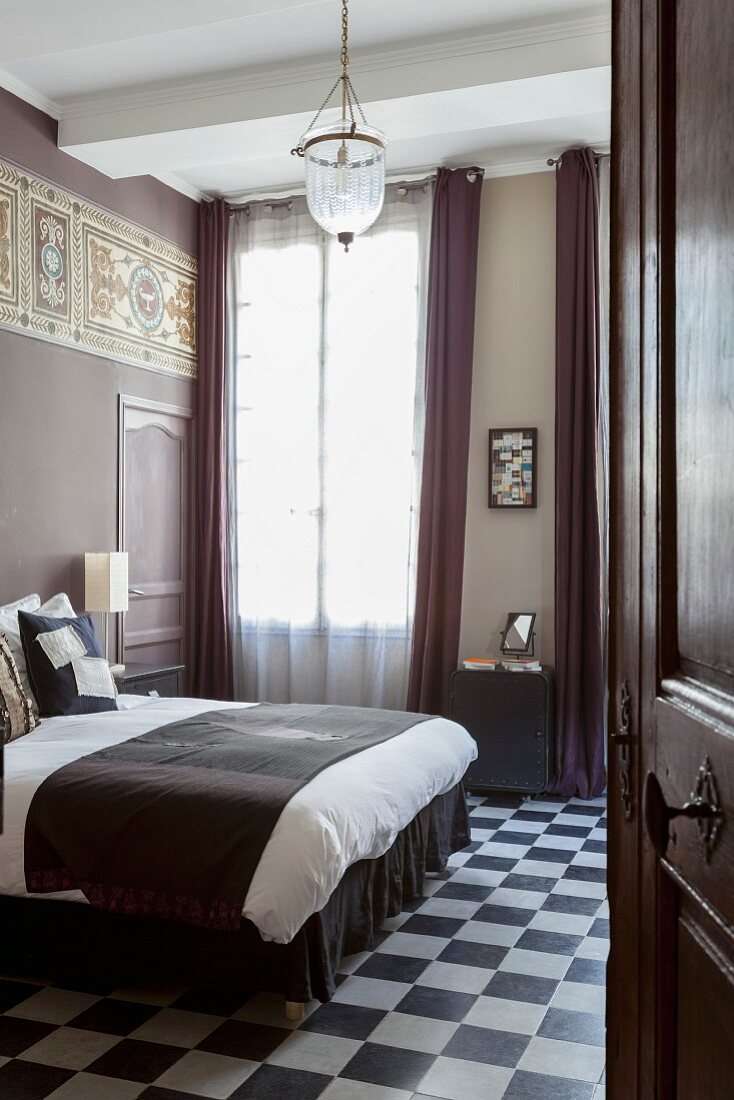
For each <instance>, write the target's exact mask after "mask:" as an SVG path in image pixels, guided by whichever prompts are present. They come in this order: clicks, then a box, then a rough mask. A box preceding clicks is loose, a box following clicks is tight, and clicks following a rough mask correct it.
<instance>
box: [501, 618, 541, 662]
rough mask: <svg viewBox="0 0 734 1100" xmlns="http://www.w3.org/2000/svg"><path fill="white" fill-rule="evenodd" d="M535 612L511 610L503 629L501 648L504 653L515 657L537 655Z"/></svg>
mask: <svg viewBox="0 0 734 1100" xmlns="http://www.w3.org/2000/svg"><path fill="white" fill-rule="evenodd" d="M534 626H535V612H534V611H510V612H509V614H508V616H507V622H506V623H505V629H504V630H503V631H502V641H501V643H500V649H501V651H502V653H506V654H507V655H508V656H513V657H533V656H534V655H535V631H534V630H533V627H534Z"/></svg>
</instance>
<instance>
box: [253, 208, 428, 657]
mask: <svg viewBox="0 0 734 1100" xmlns="http://www.w3.org/2000/svg"><path fill="white" fill-rule="evenodd" d="M394 199H395V201H394V202H393V203H389V204H388V205H387V206H386V208H385V211H384V212H383V215H382V216H381V218H380V219H379V221H378V224H377V226H376V227H375V228H374V229H373V230H372V231H370V232H369V233H367V234H365V235H363V236H361V237H359V238H358V239H357V240H356V241H355V243H354V245H353V246H352V248H351V250H350V252H349V254H345V253H344V251H343V249H342V247H341V246H340V245H339V244H338V243H337V242H336V241H335V240H334V239H333V238H331V237H327V235H326V234H322V233H321V231H320V230H319V229H318V227H317V226H316V225H315V223H314V222H313V221H312V220H311V218H310V216H309V215H308V213H307V212H306V211H305V204H303V203H302V202H300V205H299V206H298V208H297V209H295V210H292V209H291V210H288V209H283V210H282V212H280V213H279V210H278V208H277V207H275V206H271V207H270V213H268V208H267V207H265V208H263V207H262V205H261V204H257V206H258V208H259V209H257V211H256V212H255V211H253V215H254V216H250V217H247V218H246V219H244V218H243V223H244V224H243V227H242V234H243V240H242V244H241V247H239V248H237V247H236V246H235V250H234V276H235V288H234V291H235V299H234V300H235V301H236V303H237V319H236V331H235V334H234V336H235V339H234V371H235V376H234V394H233V397H234V404H235V410H236V412H235V417H234V424H235V428H234V434H235V439H234V454H235V458H236V481H235V486H236V488H235V497H236V501H235V504H236V515H237V530H236V564H237V571H236V579H237V611H238V615H239V618H240V622H241V625H242V627H243V628H244V629H245V630H247V629H250V628H255V627H257V628H259V629H263V628H265V629H266V630H268V631H269V632H278V631H279V630H284V629H288V630H291V631H292V630H298V631H300V632H314V633H322V632H333V631H337V632H344V633H349V632H354V631H361V632H365V631H367V632H370V631H371V630H374V631H383V632H384V631H387V632H390V633H394V634H400V635H405V634H408V633H409V632H410V628H411V624H412V614H413V598H414V592H413V575H414V555H415V540H416V534H417V518H418V517H417V504H418V493H419V478H420V466H421V460H422V428H423V316H422V301H423V297H424V274H423V267H424V254H425V248H426V240H427V235H428V228H427V220H428V217H429V216H430V214H429V212H428V208H429V206H430V203H429V202H425V201H424V202H423V203H422V204H419V203H417V202H416V203H414V202H411V201H408V202H403V203H400V201H399V195H397V194H395V195H394ZM294 203H299V200H294ZM291 205H293V204H291ZM258 215H260V216H259V217H258Z"/></svg>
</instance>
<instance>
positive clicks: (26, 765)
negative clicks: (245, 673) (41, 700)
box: [0, 695, 477, 943]
mask: <svg viewBox="0 0 734 1100" xmlns="http://www.w3.org/2000/svg"><path fill="white" fill-rule="evenodd" d="M248 705H256V704H243V703H236V704H233V703H218V702H212V701H211V700H202V699H148V698H144V697H140V696H133V695H127V696H125V695H121V696H120V697H119V700H118V706H119V708H120V709H119V710H117V711H106V712H104V713H102V714H86V715H80V716H78V717H68V718H47V719H44V720H43V721H42V722H41V723H40V725H39V726H38V728H37V729H36V730H35V731H34V732H33V733H30V734H28V735H26V736H25V737H21V738H19V739H18V740H17V741H13V742H11V743H10V744H9V745H6V746H5V832H4V834H3V835H2V836H0V894H11V895H14V896H17V897H28V896H31V897H46V898H54V897H55V898H64V899H66V900H69V901H79V902H83V901H85V898H84V897H83V895H82V894H81V893H79V892H65V893H59V894H38V895H36V894H32V895H29V894H28V893H27V891H26V888H25V876H24V869H23V836H24V831H25V821H26V816H27V813H28V808H29V806H30V803H31V799H32V798H33V795H34V793H35V791H36V789H37V788H38V787H39V786H40V784H41V783H42V782H43V780H44V779H45V778H46V776H48V775H50V774H51V773H52V772H53V771H55V770H56V769H57V768H60V767H63V765H65V764H69V763H71V762H72V761H73V760H78V759H79V757H81V756H86V755H88V754H89V753H91V752H96V751H97V750H98V749H102V748H106V747H108V746H110V745H116V744H118V743H119V742H121V741H127V740H128V739H129V738H131V737H138V736H140V734H143V733H147V732H148V731H149V730H153V729H157V728H158V727H159V726H163V725H166V724H168V723H169V722H174V721H177V720H181V719H184V718H190V717H191V716H192V715H194V714H200V713H202V712H204V711H207V710H214V709H216V710H221V709H224V708H225V707H230V706H248ZM476 755H477V749H476V745H475V743H474V741H473V740H472V738H471V737H470V736H469V734H468V733H467V732H466V730H465V729H464V728H463V727H462V726H459V725H457V724H456V723H455V722H450V721H448V720H447V719H445V718H431V719H430V720H428V721H427V722H421V723H420V724H419V725H417V726H413V727H412V728H411V729H409V730H406V731H405V732H404V733H401V734H398V735H397V736H396V737H393V738H391V739H390V740H388V741H385V742H383V743H382V744H380V745H375V746H373V747H372V748H370V749H365V750H364V751H362V752H360V753H357V754H355V755H354V756H351V757H349V758H348V759H346V760H342V761H340V763H338V764H333V765H332V766H331V767H329V768H326V769H325V770H324V771H323V772H321V773H320V774H319V775H317V776H316V778H315V779H312V780H311V782H310V783H308V784H307V785H306V786H305V787H304V788H303V789H302V790H301V791H299V792H298V793H297V794H296V795H294V797H293V798H292V799H291V800H290V802H289V803H288V805H287V806H286V808H285V810H284V811H283V813H282V814H281V816H280V818H279V820H278V823H277V825H276V826H275V829H274V830H273V833H272V835H271V837H270V840H269V841H268V843H267V845H266V847H265V851H264V852H263V854H262V857H261V859H260V863H259V864H258V867H257V870H256V871H255V874H254V875H253V878H252V882H251V883H250V889H249V890H248V892H247V897H246V898H245V904H244V907H243V914H244V916H245V917H247V918H248V919H249V920H251V921H252V922H253V924H255V925H256V927H257V928H258V929H259V931H260V934H261V935H262V937H263V939H265V940H275V941H276V942H277V943H289V942H290V940H292V939H293V937H294V936H295V934H296V933H297V932H298V930H299V929H300V928H301V927H302V925H303V924H304V923H305V921H306V920H307V919H308V918H309V917H310V916H311V915H312V914H313V913H317V912H318V911H319V910H320V909H322V908H323V906H324V905H325V904H326V902H327V901H328V900H329V897H330V896H331V894H332V892H333V890H334V889H335V887H336V886H337V885H338V883H339V881H340V879H341V877H342V875H343V874H344V872H345V871H346V870H347V868H348V867H350V866H351V865H352V864H353V863H356V862H357V861H358V860H360V859H375V858H377V857H378V856H381V855H383V854H384V853H385V852H386V851H387V849H388V848H389V847H390V845H391V844H392V843H393V841H394V840H395V838H396V836H397V835H398V833H399V832H400V831H401V830H402V829H404V828H405V826H406V825H407V824H408V823H409V822H410V821H411V820H412V819H413V818H414V817H415V815H416V814H417V813H418V811H419V810H421V809H423V807H424V806H427V805H428V803H429V802H430V801H431V799H432V798H435V796H436V795H438V794H443V793H444V792H445V791H448V790H450V788H451V787H453V786H454V785H455V784H456V783H458V782H459V780H460V779H461V778H462V776H463V775H464V772H465V771H466V769H467V767H468V766H469V764H470V763H471V761H472V760H474V759H476ZM90 826H91V827H92V828H93V823H90ZM151 843H155V839H154V838H151Z"/></svg>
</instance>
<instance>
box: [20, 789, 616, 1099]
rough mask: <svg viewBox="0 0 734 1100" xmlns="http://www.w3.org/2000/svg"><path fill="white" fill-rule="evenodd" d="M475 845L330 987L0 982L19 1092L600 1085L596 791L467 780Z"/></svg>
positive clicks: (602, 911)
mask: <svg viewBox="0 0 734 1100" xmlns="http://www.w3.org/2000/svg"><path fill="white" fill-rule="evenodd" d="M470 801H471V804H472V813H471V816H472V841H473V842H472V845H471V848H470V849H468V850H466V851H464V852H461V853H460V854H458V855H457V856H455V857H453V858H452V860H451V863H450V869H449V874H448V877H447V878H430V879H428V880H427V882H426V885H425V891H424V893H425V896H424V897H423V898H420V899H418V900H416V901H415V902H413V903H412V904H411V906H410V911H409V912H404V913H401V914H400V916H398V917H395V918H393V919H391V920H390V921H388V922H387V927H386V928H385V929H384V932H383V933H382V934H381V936H380V941H379V943H378V944H377V945H376V947H375V949H374V950H373V951H365V952H362V953H361V954H359V955H354V956H352V957H350V958H347V959H344V960H343V962H342V966H341V972H342V973H341V975H340V985H339V988H338V990H337V993H336V996H335V997H334V999H333V1000H332V1002H331V1003H330V1004H327V1005H318V1004H314V1005H310V1006H309V1010H308V1013H307V1016H306V1018H305V1019H304V1020H303V1021H302V1022H301V1023H300V1024H297V1025H296V1024H289V1023H288V1022H287V1021H286V1020H285V1017H284V1015H283V1002H282V999H281V998H279V997H275V996H271V995H266V994H258V995H257V996H254V997H252V996H249V997H248V995H247V994H245V993H244V992H243V993H240V994H238V993H232V992H226V993H224V992H221V993H217V992H206V991H196V990H185V989H180V988H152V989H109V988H104V987H98V988H89V987H85V986H80V987H79V988H70V987H69V983H66V984H65V985H63V984H57V985H54V984H49V985H43V984H40V983H37V982H33V981H26V980H18V979H10V978H8V979H4V980H0V1096H1V1097H8V1098H10V1100H40V1098H42V1097H43V1098H45V1097H49V1098H50V1097H53V1100H87V1098H88V1100H97V1098H100V1100H133V1098H135V1097H145V1098H150V1100H154V1098H157V1100H185V1098H191V1097H208V1098H211V1100H215V1098H220V1100H224V1098H226V1097H237V1098H242V1100H312V1098H314V1100H315V1098H316V1097H321V1098H322V1100H434V1098H439V1100H500V1098H504V1100H603V1097H604V1093H605V1086H604V970H605V963H606V956H607V951H608V947H609V940H608V935H609V922H608V916H609V913H608V908H607V903H606V901H605V894H606V887H605V877H606V811H605V806H604V800H603V799H599V800H596V801H594V802H580V801H578V800H576V799H570V800H563V799H556V798H546V799H537V800H534V801H524V802H522V803H520V801H519V800H518V799H513V798H511V797H499V796H497V797H493V798H489V799H481V798H477V797H473V798H472V799H471V800H470Z"/></svg>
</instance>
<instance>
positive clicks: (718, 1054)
mask: <svg viewBox="0 0 734 1100" xmlns="http://www.w3.org/2000/svg"><path fill="white" fill-rule="evenodd" d="M677 969H678V1029H677V1035H676V1040H677V1042H676V1048H677V1052H676V1077H677V1086H678V1096H679V1097H681V1100H683V1098H686V1100H687V1098H689V1097H690V1100H694V1098H695V1097H700V1098H701V1100H704V1098H705V1100H729V1098H730V1097H731V1094H732V1077H731V1068H732V1061H731V1042H732V1021H733V1020H734V972H733V971H731V970H730V969H729V968H728V966H727V959H726V956H725V955H722V954H721V952H720V951H719V948H718V946H717V945H716V944H715V943H714V942H713V940H712V939H711V938H710V937H709V936H708V934H707V933H706V931H705V930H704V929H703V928H702V927H701V926H700V925H699V924H698V923H697V922H696V921H695V918H691V917H687V916H684V917H683V918H682V919H681V921H680V925H679V930H678V967H677Z"/></svg>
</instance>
